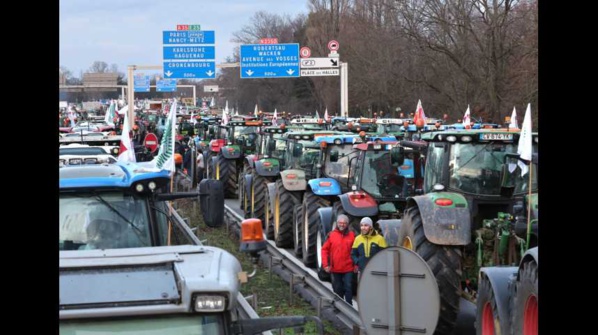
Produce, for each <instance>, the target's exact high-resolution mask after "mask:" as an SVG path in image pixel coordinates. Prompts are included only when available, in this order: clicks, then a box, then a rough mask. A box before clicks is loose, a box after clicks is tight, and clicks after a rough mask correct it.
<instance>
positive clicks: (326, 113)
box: [324, 107, 328, 121]
mask: <svg viewBox="0 0 598 335" xmlns="http://www.w3.org/2000/svg"><path fill="white" fill-rule="evenodd" d="M324 121H328V107H326V110H325V111H324Z"/></svg>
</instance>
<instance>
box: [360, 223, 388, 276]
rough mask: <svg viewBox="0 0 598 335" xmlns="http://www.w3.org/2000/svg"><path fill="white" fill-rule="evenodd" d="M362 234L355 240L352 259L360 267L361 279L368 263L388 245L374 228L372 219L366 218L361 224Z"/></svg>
mask: <svg viewBox="0 0 598 335" xmlns="http://www.w3.org/2000/svg"><path fill="white" fill-rule="evenodd" d="M359 226H360V230H361V234H360V235H359V236H357V237H356V238H355V241H354V242H353V247H352V249H351V257H352V258H353V262H354V263H355V264H357V266H358V267H359V276H358V278H359V277H361V274H362V273H363V270H364V269H365V266H366V264H367V263H368V261H369V260H370V259H371V258H372V257H374V255H376V253H378V251H380V250H382V249H385V248H386V247H387V246H388V245H387V243H386V240H385V239H384V236H382V235H380V234H378V232H377V231H376V230H375V229H374V227H373V222H372V219H370V218H369V217H367V216H366V217H364V218H362V219H361V222H360V223H359Z"/></svg>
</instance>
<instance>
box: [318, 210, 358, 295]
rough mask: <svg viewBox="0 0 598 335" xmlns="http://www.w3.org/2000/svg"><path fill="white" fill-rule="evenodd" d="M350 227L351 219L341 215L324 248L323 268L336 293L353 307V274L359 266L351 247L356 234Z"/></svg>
mask: <svg viewBox="0 0 598 335" xmlns="http://www.w3.org/2000/svg"><path fill="white" fill-rule="evenodd" d="M348 225H349V218H348V217H347V216H346V215H344V214H340V215H339V216H338V218H337V219H336V228H334V230H332V231H331V232H330V234H328V238H327V239H326V242H324V245H323V246H322V268H323V269H324V271H326V272H328V273H330V275H331V277H332V278H331V279H332V289H333V291H334V293H336V294H338V295H339V296H340V297H341V298H343V299H345V301H346V302H348V303H349V305H353V287H352V286H353V273H354V272H357V266H356V265H355V264H354V263H353V260H352V259H351V247H352V246H353V241H354V240H355V233H353V232H352V231H351V230H350V229H349V228H347V226H348Z"/></svg>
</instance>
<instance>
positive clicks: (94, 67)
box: [89, 61, 110, 73]
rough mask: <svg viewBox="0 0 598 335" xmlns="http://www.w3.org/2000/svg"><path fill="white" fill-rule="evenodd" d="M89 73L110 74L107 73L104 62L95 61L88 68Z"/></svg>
mask: <svg viewBox="0 0 598 335" xmlns="http://www.w3.org/2000/svg"><path fill="white" fill-rule="evenodd" d="M89 72H90V73H105V72H110V71H108V64H107V63H106V62H102V61H95V62H93V64H91V66H90V67H89Z"/></svg>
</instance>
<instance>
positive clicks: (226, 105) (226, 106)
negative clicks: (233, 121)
mask: <svg viewBox="0 0 598 335" xmlns="http://www.w3.org/2000/svg"><path fill="white" fill-rule="evenodd" d="M224 109H225V110H226V112H227V113H228V100H226V104H225V105H224Z"/></svg>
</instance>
